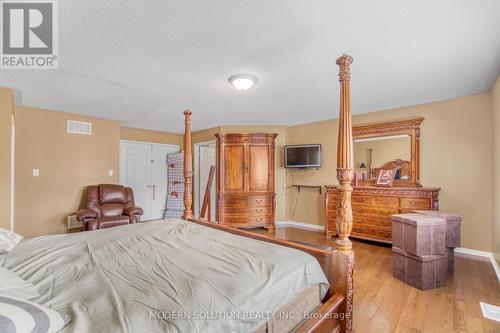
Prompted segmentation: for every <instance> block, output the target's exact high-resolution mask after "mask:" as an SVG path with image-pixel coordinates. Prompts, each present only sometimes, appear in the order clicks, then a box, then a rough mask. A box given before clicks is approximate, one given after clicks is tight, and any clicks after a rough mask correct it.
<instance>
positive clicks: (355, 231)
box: [325, 118, 440, 243]
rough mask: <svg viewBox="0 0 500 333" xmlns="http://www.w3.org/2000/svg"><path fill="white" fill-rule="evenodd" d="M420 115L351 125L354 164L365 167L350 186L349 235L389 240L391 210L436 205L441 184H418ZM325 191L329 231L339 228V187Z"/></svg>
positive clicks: (396, 210)
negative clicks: (353, 184)
mask: <svg viewBox="0 0 500 333" xmlns="http://www.w3.org/2000/svg"><path fill="white" fill-rule="evenodd" d="M423 120H424V118H413V119H405V120H396V121H389V122H386V123H377V124H368V125H358V126H355V127H353V136H354V149H353V150H354V163H355V165H359V166H360V167H361V166H366V163H365V161H368V170H367V178H366V179H361V180H358V181H357V184H355V186H354V187H353V190H352V199H351V201H352V218H353V226H352V233H351V236H352V237H357V238H363V239H368V240H373V241H379V242H384V243H391V242H392V222H391V215H393V214H403V213H410V212H412V211H414V210H418V209H420V210H439V199H438V196H439V191H440V188H438V187H422V185H421V184H420V179H419V178H420V177H419V175H420V165H419V161H420V124H421V123H422V121H423ZM389 170H390V172H389ZM388 176H390V177H388ZM391 181H392V184H391ZM391 185H392V186H391ZM326 190H327V193H326V196H325V214H326V216H325V234H326V235H328V236H333V235H337V233H338V230H337V221H336V219H337V216H336V211H337V205H338V202H339V200H338V197H339V194H338V193H339V191H338V186H327V187H326ZM423 207H425V208H423Z"/></svg>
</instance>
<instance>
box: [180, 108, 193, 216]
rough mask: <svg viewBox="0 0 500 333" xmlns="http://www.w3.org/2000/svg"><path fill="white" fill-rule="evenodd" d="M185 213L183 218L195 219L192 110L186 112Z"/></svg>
mask: <svg viewBox="0 0 500 333" xmlns="http://www.w3.org/2000/svg"><path fill="white" fill-rule="evenodd" d="M184 118H185V119H184V213H183V215H182V218H183V219H184V220H187V219H189V218H191V217H193V207H192V206H193V155H192V153H191V110H189V109H186V111H184Z"/></svg>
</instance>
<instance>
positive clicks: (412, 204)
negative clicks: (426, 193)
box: [401, 198, 431, 209]
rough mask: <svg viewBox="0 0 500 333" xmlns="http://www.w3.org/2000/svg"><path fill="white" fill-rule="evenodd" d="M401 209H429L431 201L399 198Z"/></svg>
mask: <svg viewBox="0 0 500 333" xmlns="http://www.w3.org/2000/svg"><path fill="white" fill-rule="evenodd" d="M401 209H431V201H430V200H429V199H426V198H401Z"/></svg>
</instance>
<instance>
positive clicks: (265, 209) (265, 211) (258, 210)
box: [222, 205, 271, 216]
mask: <svg viewBox="0 0 500 333" xmlns="http://www.w3.org/2000/svg"><path fill="white" fill-rule="evenodd" d="M222 212H223V213H224V215H248V216H261V215H269V214H271V206H269V205H267V206H255V207H245V208H243V207H233V206H229V207H226V206H224V207H223V208H222Z"/></svg>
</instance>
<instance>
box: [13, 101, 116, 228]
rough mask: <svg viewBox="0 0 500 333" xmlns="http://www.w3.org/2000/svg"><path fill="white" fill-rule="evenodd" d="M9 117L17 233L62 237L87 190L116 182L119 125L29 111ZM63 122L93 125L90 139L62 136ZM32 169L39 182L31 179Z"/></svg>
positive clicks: (24, 110) (96, 119)
mask: <svg viewBox="0 0 500 333" xmlns="http://www.w3.org/2000/svg"><path fill="white" fill-rule="evenodd" d="M14 112H15V117H16V181H15V228H16V232H18V233H20V234H21V235H23V236H25V237H33V236H40V235H45V234H55V233H64V232H66V231H67V228H66V226H67V220H66V218H67V216H68V215H69V214H71V213H75V212H76V211H77V210H78V208H79V206H80V201H81V198H82V192H83V190H84V188H85V186H86V185H90V184H99V183H116V182H118V175H119V170H118V167H119V162H118V158H119V156H118V155H119V142H120V125H119V123H118V122H113V121H107V120H102V119H98V118H91V117H83V116H77V115H73V114H67V113H60V112H53V111H48V110H41V109H35V108H28V107H15V108H14ZM68 119H73V120H81V121H90V122H92V135H90V136H87V135H75V134H67V133H66V121H67V120H68ZM34 168H37V169H39V170H40V176H39V177H33V176H32V170H33V169H34ZM109 169H113V171H114V175H113V176H112V177H109V176H108V170H109Z"/></svg>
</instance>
